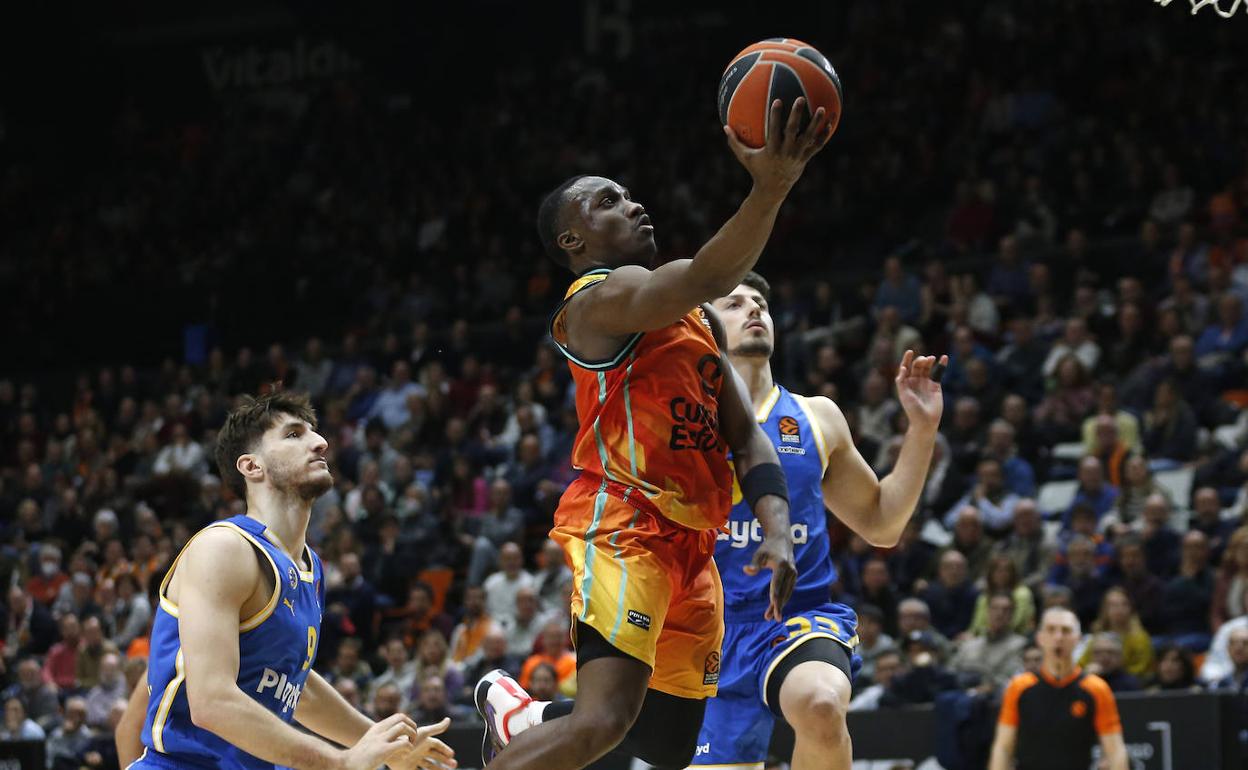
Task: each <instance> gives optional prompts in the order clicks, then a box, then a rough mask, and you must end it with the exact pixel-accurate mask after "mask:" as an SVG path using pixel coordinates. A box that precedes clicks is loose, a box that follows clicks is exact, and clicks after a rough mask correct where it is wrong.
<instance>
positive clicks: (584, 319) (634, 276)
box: [477, 100, 828, 770]
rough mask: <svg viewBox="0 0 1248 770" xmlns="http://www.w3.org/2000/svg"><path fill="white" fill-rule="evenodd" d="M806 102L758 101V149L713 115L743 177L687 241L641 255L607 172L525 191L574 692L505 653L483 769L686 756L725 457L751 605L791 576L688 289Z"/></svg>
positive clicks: (707, 278) (782, 183)
mask: <svg viewBox="0 0 1248 770" xmlns="http://www.w3.org/2000/svg"><path fill="white" fill-rule="evenodd" d="M805 112H806V109H805V105H804V101H803V102H797V103H796V104H795V107H794V109H793V110H792V111H791V113H790V116H789V119H788V121H787V123H786V122H785V121H783V120H782V114H781V106H780V102H779V100H777V101H776V102H775V103H773V104H772V107H771V112H770V114H769V126H768V139H767V143H766V144H765V146H764V147H762V148H760V149H758V150H752V149H749V148H747V147H745V146H744V145H743V144H741V143H740V141H738V139H737V137H736V136H735V134H733V133H732V131H731V130H730V129H725V133H726V134H727V136H728V143H729V146H730V148H731V149H732V151H733V153H734V154H735V155H736V157H737V159H738V160H740V162H741V163H742V165H744V166H745V168H746V169H747V170H748V171H749V173H750V176H751V177H752V178H753V183H754V184H753V189H751V191H750V193H749V195H748V196H747V197H746V199H745V201H744V202H743V203H742V204H741V207H740V209H738V211H737V213H736V214H735V215H733V217H732V218H731V219H729V220H728V221H727V223H725V224H724V226H723V227H722V228H720V230H719V232H718V233H717V234H716V235H715V236H714V237H713V238H711V240H710V241H708V242H707V243H706V245H704V246H703V247H702V248H701V249H700V250H699V251H698V253H697V255H696V256H694V258H693V259H681V260H676V261H673V262H669V263H667V264H664V265H662V266H661V267H657V268H655V269H654V270H650V269H647V267H646V266H647V265H651V264H653V263H654V258H655V252H656V247H655V242H654V228H653V227H652V226H651V224H650V218H649V217H648V216H647V215H646V212H645V209H644V208H643V207H642V205H641V204H640V203H637V202H636V201H634V200H632V196H631V195H630V193H629V191H628V190H627V189H625V188H623V187H621V186H620V185H619V184H617V183H616V182H613V181H611V180H609V179H604V178H602V177H598V176H582V177H576V178H573V179H570V180H568V181H567V182H565V183H564V184H562V185H560V186H559V187H558V188H556V189H555V190H554V191H553V192H551V193H550V195H549V196H547V198H546V199H545V200H544V201H543V203H542V206H541V209H540V211H539V213H538V228H539V231H540V233H541V236H542V240H543V242H544V244H545V245H546V247H547V251H548V253H549V254H550V255H551V256H552V257H553V258H554V259H556V260H557V261H558V262H560V263H561V264H563V265H564V266H566V267H568V268H569V269H570V270H571V271H572V272H573V273H575V274H577V275H578V276H579V278H578V279H577V280H576V281H575V282H573V283H572V286H571V287H570V288H569V289H568V292H567V296H566V298H565V299H564V301H563V303H562V304H561V305H560V306H559V307H558V309H557V310H556V311H555V314H554V317H553V318H552V321H551V335H552V336H553V337H554V339H555V341H556V342H557V343H558V345H559V347H560V349H561V350H562V351H563V352H564V354H565V355H566V356H567V357H568V359H569V366H570V368H571V370H572V375H573V379H574V380H575V382H576V386H577V402H576V407H577V416H578V417H579V418H580V432H579V434H578V435H577V438H576V444H575V446H574V449H573V457H572V459H573V464H574V465H575V466H577V467H578V468H580V469H581V470H582V474H581V476H580V477H579V478H578V479H577V480H576V481H575V482H573V483H572V485H571V486H569V488H568V490H567V491H566V492H565V493H564V495H563V498H562V500H561V501H560V504H559V508H558V510H557V511H556V512H555V517H554V519H555V527H554V530H553V531H552V533H551V536H552V537H553V538H554V539H556V540H557V541H558V542H559V543H560V544H561V545H562V546H563V547H564V550H565V552H566V553H567V555H568V557H569V559H570V561H571V563H572V568H573V575H574V578H575V583H574V589H573V594H572V606H571V612H572V616H573V626H572V634H573V640H574V642H575V644H576V649H577V667H578V678H577V698H576V701H575V704H574V705H572V706H568V705H565V704H562V703H552V704H547V703H541V702H534V701H533V700H532V699H531V698H529V696H528V694H527V693H525V692H524V691H523V690H522V689H520V686H519V685H518V684H517V683H516V682H515V681H514V680H513V679H511V678H510V677H508V676H506V674H504V673H503V672H501V671H494V672H491V673H490V674H487V675H486V676H485V677H484V678H483V679H482V680H481V682H479V683H478V685H477V705H478V709H479V710H480V711H481V713H482V715H483V717H484V718H485V720H486V725H487V728H486V736H485V745H484V746H483V747H482V750H483V755H484V756H483V759H484V760H485V761H486V762H488V763H490V765H491V767H492V768H494V769H495V770H519V769H520V768H524V769H525V770H529V769H532V770H538V769H540V770H576V769H577V768H581V767H584V766H586V765H588V764H589V763H590V762H593V761H594V760H595V759H597V758H599V757H601V756H602V755H603V754H605V753H607V752H608V751H610V750H611V749H612V748H614V747H615V746H617V745H620V744H621V743H623V746H624V748H625V749H626V750H628V751H629V752H630V753H632V754H634V755H636V756H638V757H639V758H641V759H642V760H644V761H646V762H649V763H650V764H652V765H656V766H659V767H665V768H667V767H671V768H683V767H685V766H686V765H688V764H689V762H690V760H691V759H692V758H693V754H694V748H695V744H696V740H697V735H698V729H699V727H700V726H701V724H702V716H703V713H704V711H705V708H706V698H708V697H710V696H713V695H714V694H715V690H716V683H717V682H718V679H719V654H720V652H719V648H720V641H721V639H722V637H723V633H724V621H723V589H722V587H721V585H720V581H719V573H718V572H717V571H716V569H715V564H714V561H713V559H712V556H713V554H714V551H715V540H716V536H717V533H718V529H719V528H720V527H722V526H723V524H724V522H725V521H726V520H727V516H728V510H729V507H730V506H731V501H732V490H733V474H734V472H735V474H736V478H737V479H738V480H739V483H740V487H741V491H742V493H743V495H744V497H745V499H746V500H748V501H749V502H750V505H751V506H752V508H753V511H754V514H755V516H757V518H758V520H759V522H760V523H761V525H762V529H763V532H764V533H765V536H764V538H763V542H762V543H761V544H760V545H759V548H758V551H757V553H756V554H755V558H754V560H753V561H752V562H751V563H750V564H749V565H748V566H747V567H746V569H748V570H749V571H751V573H755V572H758V571H759V570H760V569H767V568H769V569H771V570H772V578H771V583H770V590H769V603H768V606H767V607H765V608H763V610H762V611H760V615H762V616H765V617H768V618H776V619H779V618H780V616H781V611H782V609H783V607H784V604H785V602H786V600H787V599H788V596H789V594H790V593H791V592H792V589H793V583H794V581H795V578H796V571H795V569H794V565H793V546H792V543H791V542H790V540H789V516H788V492H787V489H786V486H785V481H784V474H783V472H782V471H781V469H780V465H779V462H778V461H777V456H776V451H775V448H774V447H773V446H772V444H771V442H770V441H769V440H768V439H767V437H766V436H765V435H764V434H763V432H762V431H761V430H760V429H759V426H758V424H757V423H756V422H755V421H754V415H753V409H752V408H750V406H749V404H748V398H749V397H748V392H747V390H746V388H745V386H744V384H743V383H742V382H741V380H740V378H739V377H737V375H736V374H735V373H734V372H733V370H732V367H731V365H730V364H729V362H728V361H727V359H725V358H722V357H721V351H722V349H723V347H724V342H723V335H722V326H721V325H719V324H718V321H717V320H716V319H715V318H714V315H713V311H711V310H710V309H709V306H707V307H705V308H704V307H700V303H705V302H709V301H711V300H713V299H715V298H716V297H719V296H723V295H724V294H727V293H728V292H729V291H731V290H732V289H733V288H734V287H735V286H736V285H737V284H738V283H739V282H740V281H741V279H742V277H744V276H745V274H746V272H747V271H749V269H750V268H751V267H753V265H754V263H755V262H756V261H757V260H758V256H759V254H760V253H761V252H762V249H763V246H764V245H765V244H766V242H767V238H768V236H769V234H770V233H771V229H772V226H773V224H774V222H775V219H776V213H777V212H778V211H779V209H780V205H781V203H782V202H783V201H784V199H785V197H786V196H787V195H788V193H789V190H790V189H791V188H792V186H793V184H794V183H795V182H796V181H797V180H798V178H799V177H800V176H801V173H802V170H803V169H804V168H805V166H806V163H807V162H808V161H809V160H810V159H811V158H812V157H813V156H814V155H815V153H817V152H818V151H819V150H820V148H822V146H823V145H824V144H825V143H826V141H827V137H828V132H827V127H826V123H827V121H826V118H825V116H824V111H823V110H822V109H821V110H818V111H817V112H816V113H815V115H814V116H813V119H812V120H811V121H810V123H809V125H808V126H807V127H806V128H805V130H801V129H800V127H799V123H798V121H799V118H800V115H801V114H802V113H805ZM730 449H731V452H732V463H733V465H730V464H729V462H728V451H729V450H730ZM734 466H735V471H734ZM760 619H761V618H760ZM496 752H497V756H494V754H495V753H496Z"/></svg>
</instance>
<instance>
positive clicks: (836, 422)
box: [790, 391, 849, 448]
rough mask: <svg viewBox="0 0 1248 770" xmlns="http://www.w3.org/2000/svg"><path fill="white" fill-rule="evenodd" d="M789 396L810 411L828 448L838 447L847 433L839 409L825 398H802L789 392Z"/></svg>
mask: <svg viewBox="0 0 1248 770" xmlns="http://www.w3.org/2000/svg"><path fill="white" fill-rule="evenodd" d="M790 395H791V396H792V397H793V399H794V400H795V401H797V402H799V403H803V404H805V405H806V408H807V409H808V410H810V415H811V416H812V417H813V418H814V419H815V420H816V421H817V422H818V423H819V426H818V427H819V430H820V432H822V433H823V435H824V436H825V437H826V438H827V439H828V440H829V446H830V448H835V447H836V446H838V445H839V444H840V439H841V438H843V437H844V435H845V434H847V433H848V432H849V423H848V422H846V420H845V413H844V412H842V411H841V407H840V406H839V405H837V403H836V402H835V401H833V400H832V399H830V398H828V397H827V396H803V395H800V394H798V393H793V392H791V391H790Z"/></svg>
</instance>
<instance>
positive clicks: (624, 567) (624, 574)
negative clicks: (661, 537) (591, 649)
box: [607, 508, 641, 644]
mask: <svg viewBox="0 0 1248 770" xmlns="http://www.w3.org/2000/svg"><path fill="white" fill-rule="evenodd" d="M640 513H641V511H639V510H637V509H636V508H634V509H633V518H632V519H631V520H630V521H629V522H628V528H629V529H632V528H633V527H635V526H637V516H638V515H639V514H640ZM621 531H622V530H618V531H616V533H615V534H613V535H611V537H609V538H607V542H608V543H610V544H611V545H612V546H614V547H615V554H614V557H615V559H616V560H617V561H618V560H619V558H620V549H619V546H617V545H616V543H617V542H619V539H620V532H621ZM627 593H628V563H627V562H624V561H621V562H620V597H619V603H618V605H617V606H616V608H615V625H614V626H612V627H611V638H610V639H609V640H608V641H610V642H611V643H612V644H615V638H616V636H618V635H619V633H620V624H621V623H623V621H624V595H625V594H627Z"/></svg>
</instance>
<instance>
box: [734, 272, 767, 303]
mask: <svg viewBox="0 0 1248 770" xmlns="http://www.w3.org/2000/svg"><path fill="white" fill-rule="evenodd" d="M741 283H742V284H744V285H746V286H749V287H750V288H751V289H753V290H754V291H756V292H758V293H759V294H762V295H763V300H764V301H766V302H771V284H770V283H767V279H766V278H764V277H762V276H761V275H759V274H758V273H756V272H754V271H753V270H751V271H750V272H748V273H746V274H745V277H744V278H742V279H741Z"/></svg>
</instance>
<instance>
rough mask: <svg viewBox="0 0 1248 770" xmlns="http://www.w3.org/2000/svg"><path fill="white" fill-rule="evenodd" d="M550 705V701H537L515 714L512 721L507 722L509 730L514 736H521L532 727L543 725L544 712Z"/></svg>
mask: <svg viewBox="0 0 1248 770" xmlns="http://www.w3.org/2000/svg"><path fill="white" fill-rule="evenodd" d="M549 705H550V701H548V700H535V701H533V702H531V703H529V705H527V706H525V707H524V708H522V709H521V710H519V711H517V712H516V713H515V714H512V715H511V719H509V720H508V721H507V729H508V730H509V731H510V732H511V734H512V735H513V736H516V735H519V734H520V733H522V732H524V731H525V730H527V729H529V728H530V727H536V726H537V725H540V724H541V723H542V712H543V711H545V710H546V707H547V706H549Z"/></svg>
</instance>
